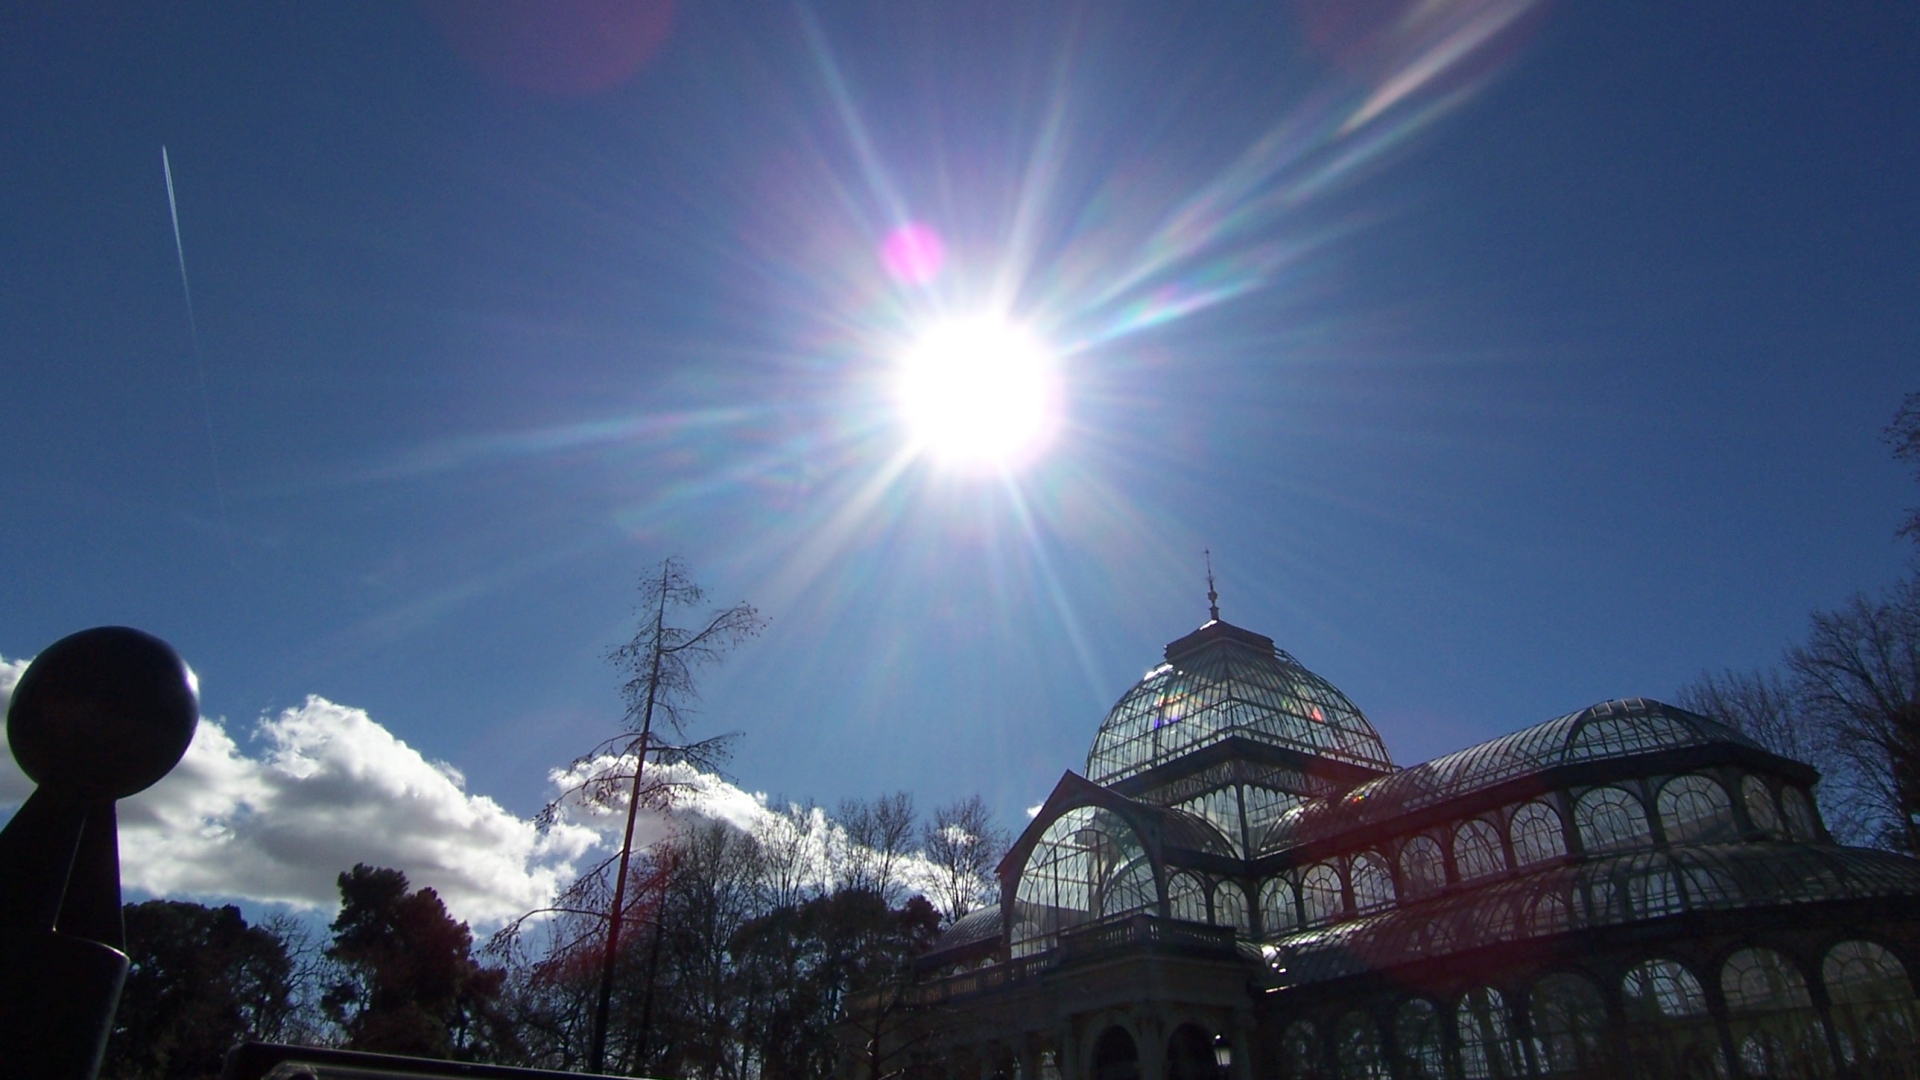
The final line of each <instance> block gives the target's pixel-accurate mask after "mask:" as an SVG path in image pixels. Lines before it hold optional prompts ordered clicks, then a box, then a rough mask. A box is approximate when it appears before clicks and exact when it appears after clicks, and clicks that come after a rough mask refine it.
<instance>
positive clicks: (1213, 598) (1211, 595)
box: [1200, 548, 1220, 622]
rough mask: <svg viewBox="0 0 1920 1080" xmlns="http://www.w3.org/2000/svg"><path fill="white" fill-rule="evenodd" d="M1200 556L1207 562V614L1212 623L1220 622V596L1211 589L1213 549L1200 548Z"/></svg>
mask: <svg viewBox="0 0 1920 1080" xmlns="http://www.w3.org/2000/svg"><path fill="white" fill-rule="evenodd" d="M1200 554H1202V555H1204V556H1205V557H1206V560H1207V612H1208V613H1209V614H1210V615H1211V616H1212V617H1213V621H1214V622H1219V621H1220V594H1219V593H1218V592H1215V591H1214V588H1213V549H1212V548H1202V549H1201V551H1200Z"/></svg>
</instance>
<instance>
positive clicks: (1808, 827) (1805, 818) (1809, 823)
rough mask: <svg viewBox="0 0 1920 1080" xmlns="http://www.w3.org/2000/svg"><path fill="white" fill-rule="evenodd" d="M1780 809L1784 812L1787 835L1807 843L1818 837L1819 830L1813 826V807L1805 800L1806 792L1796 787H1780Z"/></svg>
mask: <svg viewBox="0 0 1920 1080" xmlns="http://www.w3.org/2000/svg"><path fill="white" fill-rule="evenodd" d="M1780 809H1781V810H1782V811H1783V812H1784V813H1785V814H1786V818H1787V835H1788V836H1791V837H1792V838H1794V839H1795V840H1802V841H1806V842H1808V843H1812V842H1814V841H1817V840H1819V839H1820V830H1819V829H1816V828H1814V824H1813V807H1812V805H1811V804H1809V803H1808V802H1807V793H1806V792H1804V791H1801V790H1800V789H1799V788H1797V787H1783V788H1781V789H1780Z"/></svg>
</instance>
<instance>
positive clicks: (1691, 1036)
mask: <svg viewBox="0 0 1920 1080" xmlns="http://www.w3.org/2000/svg"><path fill="white" fill-rule="evenodd" d="M1620 989H1621V998H1622V1004H1623V1005H1624V1006H1625V1009H1626V1050H1627V1066H1628V1071H1629V1072H1630V1073H1631V1074H1632V1075H1633V1076H1634V1077H1636V1078H1637V1080H1669V1078H1671V1077H1685V1078H1691V1080H1713V1078H1718V1077H1723V1076H1725V1075H1726V1063H1725V1059H1724V1058H1723V1057H1722V1056H1721V1051H1720V1033H1719V1031H1717V1030H1716V1029H1715V1028H1714V1024H1713V1017H1712V1016H1711V1015H1709V1013H1708V1012H1707V995H1706V992H1705V991H1704V990H1702V989H1701V987H1700V980H1698V979H1696V978H1694V977H1693V973H1692V972H1690V971H1688V970H1687V969H1686V968H1684V967H1681V966H1680V965H1679V964H1677V963H1675V962H1674V961H1672V960H1648V961H1645V962H1643V963H1641V964H1639V965H1637V966H1635V967H1634V968H1632V969H1631V970H1629V971H1628V972H1627V976H1626V978H1625V979H1624V980H1622V982H1621V987H1620Z"/></svg>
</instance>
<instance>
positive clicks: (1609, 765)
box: [849, 618, 1920, 1080]
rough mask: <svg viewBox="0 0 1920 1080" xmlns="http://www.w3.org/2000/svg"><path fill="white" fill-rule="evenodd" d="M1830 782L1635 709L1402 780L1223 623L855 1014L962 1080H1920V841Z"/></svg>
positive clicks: (877, 1047)
mask: <svg viewBox="0 0 1920 1080" xmlns="http://www.w3.org/2000/svg"><path fill="white" fill-rule="evenodd" d="M1817 780H1818V776H1817V775H1816V774H1815V772H1814V771H1813V770H1812V769H1811V768H1810V767H1808V766H1807V765H1805V764H1802V763H1800V762H1797V761H1792V760H1789V759H1786V758H1783V757H1780V756H1778V755H1776V754H1773V753H1770V752H1769V751H1767V750H1766V749H1765V748H1763V747H1761V746H1760V745H1758V744H1757V743H1754V742H1753V741H1751V740H1750V739H1748V738H1746V737H1744V736H1743V735H1741V734H1740V733H1738V732H1736V731H1734V730H1731V729H1729V728H1727V727H1724V726H1722V725H1720V724H1717V723H1715V722H1714V721H1712V720H1709V719H1708V718H1706V717H1703V716H1698V715H1695V714H1692V713H1689V712H1686V711H1684V710H1681V709H1677V708H1674V707H1672V706H1669V705H1664V704H1661V703H1659V702H1655V701H1650V700H1646V699H1629V700H1619V701H1608V702H1603V703H1601V704H1598V705H1594V706H1592V707H1590V708H1587V709H1583V710H1581V711H1580V712H1577V713H1573V714H1571V715H1568V716H1563V717H1560V718H1558V719H1555V720H1550V721H1548V722H1546V723H1544V724H1540V725H1537V726H1535V727H1531V728H1527V729H1525V730H1522V731H1518V732H1515V733H1513V734H1511V735H1506V736H1503V737H1501V738H1497V739H1494V740H1491V741H1489V742H1486V743H1482V744H1480V745H1478V746H1474V747H1470V748H1468V749H1465V750H1461V751H1459V752H1457V753H1453V754H1448V755H1446V756H1444V757H1440V758H1437V759H1435V760H1433V761H1429V762H1426V763H1424V764H1421V765H1416V766H1413V767H1411V768H1404V769H1402V768H1397V767H1395V765H1394V763H1393V761H1392V759H1391V758H1390V756H1389V755H1388V753H1387V749H1386V746H1385V745H1384V744H1383V742H1382V741H1381V739H1380V736H1379V734H1378V733H1377V732H1376V731H1375V730H1374V728H1373V726H1372V725H1371V724H1370V723H1369V722H1368V721H1367V719H1366V717H1365V716H1364V715H1362V714H1361V712H1360V710H1359V709H1357V708H1356V707H1354V705H1353V703H1352V702H1351V701H1349V700H1348V699H1347V697H1346V696H1345V695H1344V694H1342V693H1341V692H1340V691H1339V690H1338V689H1336V688H1335V687H1333V686H1332V685H1330V684H1329V683H1327V682H1326V680H1324V679H1322V678H1320V677H1319V676H1317V675H1315V674H1313V673H1312V672H1310V671H1308V670H1307V669H1306V668H1305V667H1303V666H1302V665H1301V664H1300V663H1299V662H1298V661H1296V660H1295V659H1294V658H1293V657H1291V656H1289V655H1288V654H1287V653H1285V652H1284V651H1281V650H1279V649H1277V648H1276V647H1275V646H1274V643H1273V642H1272V640H1270V639H1269V638H1266V637H1264V636H1262V635H1260V634H1256V633H1252V632H1250V631H1247V630H1243V629H1241V628H1239V627H1236V626H1232V625H1230V624H1228V623H1225V622H1221V621H1219V620H1218V619H1217V618H1216V619H1215V620H1214V621H1211V622H1209V623H1207V624H1206V625H1205V626H1202V627H1201V628H1200V629H1199V630H1197V631H1195V632H1194V633H1191V634H1189V635H1187V636H1186V637H1183V638H1181V639H1179V640H1178V641H1175V642H1173V643H1171V644H1169V645H1168V646H1167V647H1166V652H1165V662H1164V663H1162V664H1161V665H1159V666H1158V667H1156V668H1154V670H1152V671H1150V672H1149V673H1148V674H1147V675H1146V676H1145V677H1144V678H1143V679H1142V680H1141V681H1140V682H1139V683H1138V684H1136V685H1135V686H1134V687H1133V688H1132V689H1131V690H1129V691H1128V692H1127V693H1126V694H1125V695H1124V696H1123V697H1122V698H1121V699H1120V701H1119V703H1118V704H1117V705H1115V706H1114V708H1113V710H1112V711H1111V712H1110V713H1109V714H1108V716H1107V718H1106V720H1105V722H1103V723H1102V724H1101V725H1100V730H1099V732H1098V734H1097V735H1096V736H1095V738H1094V742H1093V747H1092V749H1091V750H1090V751H1089V753H1088V755H1087V764H1086V770H1085V773H1084V775H1082V774H1076V773H1073V772H1068V773H1066V774H1065V775H1064V776H1062V777H1061V779H1060V782H1059V784H1058V785H1057V786H1056V787H1055V788H1054V790H1053V793H1052V794H1051V795H1050V796H1049V797H1048V798H1047V800H1046V802H1045V803H1044V805H1043V806H1042V807H1041V809H1040V812H1039V814H1038V815H1037V816H1036V817H1035V818H1034V819H1033V821H1032V823H1031V824H1030V825H1029V826H1028V827H1027V829H1026V830H1025V832H1024V833H1022V835H1021V836H1020V838H1019V839H1018V840H1017V841H1016V842H1015V843H1014V844H1013V846H1012V849H1011V850H1010V851H1009V852H1008V853H1007V856H1006V858H1005V859H1004V860H1003V861H1002V862H1001V864H1000V866H999V869H998V874H999V878H1000V883H1001V899H1000V903H999V904H998V905H997V906H993V907H989V908H986V909H983V910H981V911H976V912H974V913H972V914H970V915H968V916H966V917H965V918H962V919H960V920H959V921H958V922H956V923H955V924H954V925H953V926H952V927H951V928H950V929H949V930H948V931H947V932H946V934H945V935H944V936H943V937H942V938H941V939H940V940H939V941H938V942H937V943H936V944H935V945H934V947H933V948H932V949H931V950H930V951H929V952H928V953H927V954H926V955H925V956H924V957H922V958H921V960H920V963H919V965H918V968H917V972H916V976H915V978H914V980H913V982H912V983H911V984H910V985H906V986H902V987H897V988H894V989H893V990H891V991H888V992H886V993H883V994H879V995H871V996H869V997H867V998H864V999H861V1000H860V1001H857V1002H856V1003H855V1004H854V1005H853V1007H852V1008H851V1009H850V1017H849V1019H850V1021H851V1022H853V1023H855V1024H863V1025H864V1027H862V1030H864V1031H866V1032H867V1033H868V1036H869V1037H868V1042H867V1043H866V1045H867V1047H868V1050H869V1053H868V1055H867V1060H868V1062H869V1063H870V1064H869V1066H868V1067H867V1069H866V1071H867V1072H881V1073H885V1072H890V1071H897V1070H898V1069H902V1068H904V1069H908V1070H909V1071H911V1070H912V1069H915V1068H918V1069H925V1070H929V1071H934V1072H939V1073H942V1074H944V1075H945V1076H947V1077H949V1078H951V1080H1203V1078H1204V1080H1228V1078H1230V1080H1320V1078H1324V1080H1443V1078H1445V1080H1495V1078H1504V1077H1520V1076H1567V1077H1586V1076H1593V1077H1598V1076H1608V1077H1620V1076H1632V1077H1645V1078H1664V1077H1676V1078H1680V1077H1687V1078H1696V1077H1697V1078H1701V1080H1707V1078H1728V1080H1738V1078H1759V1077H1863V1078H1864V1077H1873V1078H1880V1077H1900V1078H1908V1080H1913V1078H1920V1064H1917V1063H1916V1058H1917V1057H1920V1046H1916V1035H1917V1033H1920V1004H1917V1003H1916V1000H1915V995H1914V984H1913V982H1912V975H1913V973H1914V972H1915V971H1916V967H1915V965H1916V963H1920V862H1916V861H1915V860H1913V859H1910V858H1907V857H1905V856H1901V855H1896V854H1891V853H1888V852H1883V851H1872V850H1865V849H1858V848H1845V847H1840V846H1837V845H1836V844H1834V843H1833V841H1832V838H1831V836H1830V835H1829V834H1828V832H1827V831H1826V829H1825V827H1824V826H1823V824H1822V822H1821V820H1820V817H1819V814H1818V812H1817V810H1816V808H1815V803H1814V800H1813V798H1812V795H1811V791H1812V787H1813V785H1814V783H1815V782H1816V781H1817ZM882 1063H892V1064H890V1065H887V1066H885V1067H882ZM856 1072H860V1070H859V1069H856ZM869 1080H871V1078H869Z"/></svg>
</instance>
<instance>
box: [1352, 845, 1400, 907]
mask: <svg viewBox="0 0 1920 1080" xmlns="http://www.w3.org/2000/svg"><path fill="white" fill-rule="evenodd" d="M1347 874H1348V876H1349V878H1350V879H1351V881H1352V883H1353V909H1354V912H1355V913H1356V914H1359V915H1366V914H1368V913H1370V912H1375V911H1379V910H1381V909H1382V908H1389V907H1392V906H1393V873H1392V872H1391V871H1389V870H1388V869H1387V860H1385V859H1383V858H1381V857H1380V856H1378V855H1375V854H1374V853H1373V852H1371V851H1364V852H1361V853H1360V854H1358V855H1355V856H1354V857H1353V865H1352V866H1351V867H1349V868H1348V870H1347Z"/></svg>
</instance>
